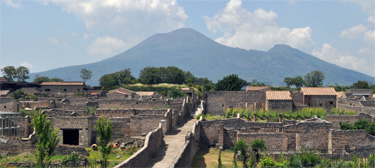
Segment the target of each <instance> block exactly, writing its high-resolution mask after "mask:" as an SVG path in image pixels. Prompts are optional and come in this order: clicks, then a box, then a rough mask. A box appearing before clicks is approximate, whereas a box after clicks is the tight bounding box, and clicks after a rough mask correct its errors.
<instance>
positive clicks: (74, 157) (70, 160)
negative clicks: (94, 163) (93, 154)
mask: <svg viewBox="0 0 375 168" xmlns="http://www.w3.org/2000/svg"><path fill="white" fill-rule="evenodd" d="M80 161H81V158H80V157H79V156H78V154H77V153H75V152H73V153H72V154H70V155H69V156H65V157H64V158H63V159H62V160H61V164H62V165H64V166H79V164H80Z"/></svg>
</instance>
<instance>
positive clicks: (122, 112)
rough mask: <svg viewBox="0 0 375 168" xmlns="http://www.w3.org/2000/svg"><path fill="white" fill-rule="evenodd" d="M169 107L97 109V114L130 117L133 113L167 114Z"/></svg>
mask: <svg viewBox="0 0 375 168" xmlns="http://www.w3.org/2000/svg"><path fill="white" fill-rule="evenodd" d="M166 112H167V109H103V108H98V109H96V116H102V115H103V116H104V117H130V116H133V115H160V114H165V113H166Z"/></svg>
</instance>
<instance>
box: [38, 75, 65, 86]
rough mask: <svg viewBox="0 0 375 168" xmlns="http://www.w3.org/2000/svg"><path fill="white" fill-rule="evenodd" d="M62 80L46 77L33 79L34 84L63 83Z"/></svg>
mask: <svg viewBox="0 0 375 168" xmlns="http://www.w3.org/2000/svg"><path fill="white" fill-rule="evenodd" d="M63 81H64V80H62V79H59V78H51V79H50V78H48V77H47V76H38V75H37V76H36V77H35V79H34V81H33V82H34V83H39V84H40V83H43V82H63Z"/></svg>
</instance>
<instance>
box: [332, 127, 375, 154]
mask: <svg viewBox="0 0 375 168" xmlns="http://www.w3.org/2000/svg"><path fill="white" fill-rule="evenodd" d="M370 146H372V147H374V146H375V137H374V136H372V135H370V134H368V133H367V132H366V131H365V130H332V149H333V153H345V151H346V152H348V151H347V150H355V149H356V148H360V147H370Z"/></svg>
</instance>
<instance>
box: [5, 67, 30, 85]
mask: <svg viewBox="0 0 375 168" xmlns="http://www.w3.org/2000/svg"><path fill="white" fill-rule="evenodd" d="M1 72H2V73H3V74H4V76H3V78H5V79H7V80H8V81H14V79H17V82H25V81H26V79H29V78H30V77H29V73H30V72H29V69H28V68H26V67H24V66H19V67H18V68H15V67H14V66H6V67H4V68H2V69H1Z"/></svg>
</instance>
